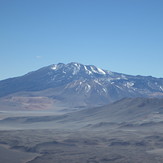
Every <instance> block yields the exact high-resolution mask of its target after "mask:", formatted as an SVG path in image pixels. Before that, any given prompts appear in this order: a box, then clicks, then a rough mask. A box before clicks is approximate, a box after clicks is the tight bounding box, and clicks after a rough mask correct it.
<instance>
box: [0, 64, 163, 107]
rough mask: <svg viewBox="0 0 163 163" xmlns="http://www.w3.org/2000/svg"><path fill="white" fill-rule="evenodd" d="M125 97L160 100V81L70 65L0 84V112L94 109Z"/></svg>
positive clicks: (52, 66) (48, 68) (162, 80)
mask: <svg viewBox="0 0 163 163" xmlns="http://www.w3.org/2000/svg"><path fill="white" fill-rule="evenodd" d="M126 97H147V98H153V97H155V98H162V97H163V78H155V77H151V76H139V75H138V76H132V75H125V74H121V73H116V72H111V71H108V70H103V69H100V68H97V67H96V66H93V65H83V64H79V63H75V62H72V63H68V64H63V63H59V64H54V65H50V66H47V67H43V68H41V69H39V70H36V71H33V72H30V73H28V74H26V75H24V76H20V77H15V78H10V79H6V80H2V81H0V110H12V109H13V110H15V109H16V110H37V109H38V110H44V109H57V108H58V107H63V108H67V107H69V108H85V107H95V106H102V105H106V104H109V103H111V102H114V101H117V100H119V99H122V98H126Z"/></svg>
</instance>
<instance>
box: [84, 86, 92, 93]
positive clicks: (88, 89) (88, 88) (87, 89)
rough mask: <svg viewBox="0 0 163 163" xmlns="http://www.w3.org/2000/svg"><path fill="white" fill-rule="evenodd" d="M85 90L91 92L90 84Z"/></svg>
mask: <svg viewBox="0 0 163 163" xmlns="http://www.w3.org/2000/svg"><path fill="white" fill-rule="evenodd" d="M85 90H86V92H89V91H90V90H91V86H90V85H89V84H87V85H86V86H85Z"/></svg>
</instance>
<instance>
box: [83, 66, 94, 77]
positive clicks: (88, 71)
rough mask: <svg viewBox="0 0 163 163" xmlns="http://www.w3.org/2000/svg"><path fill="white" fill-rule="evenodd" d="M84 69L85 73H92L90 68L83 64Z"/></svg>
mask: <svg viewBox="0 0 163 163" xmlns="http://www.w3.org/2000/svg"><path fill="white" fill-rule="evenodd" d="M84 69H85V70H86V73H87V74H89V75H90V74H92V72H91V71H90V70H88V69H87V67H86V66H84Z"/></svg>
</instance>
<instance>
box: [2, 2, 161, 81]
mask: <svg viewBox="0 0 163 163" xmlns="http://www.w3.org/2000/svg"><path fill="white" fill-rule="evenodd" d="M162 7H163V1H162V0H14V1H13V0H1V1H0V20H1V25H0V57H1V59H0V69H1V74H0V80H2V79H5V78H9V77H15V76H20V75H23V74H25V73H27V72H29V71H33V70H36V69H38V68H41V67H43V66H47V65H50V64H57V63H60V62H63V63H69V62H79V63H82V64H86V65H96V66H97V67H100V68H102V69H106V70H111V71H114V72H121V73H126V74H132V75H152V76H155V77H163V74H162V72H161V71H160V70H161V69H162V60H163V30H162V29H163V10H162Z"/></svg>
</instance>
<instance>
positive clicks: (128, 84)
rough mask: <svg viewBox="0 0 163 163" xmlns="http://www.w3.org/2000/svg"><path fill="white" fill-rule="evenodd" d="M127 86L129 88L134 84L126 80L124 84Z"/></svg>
mask: <svg viewBox="0 0 163 163" xmlns="http://www.w3.org/2000/svg"><path fill="white" fill-rule="evenodd" d="M124 85H125V86H126V87H127V88H131V87H132V86H134V83H133V82H127V83H126V84H124Z"/></svg>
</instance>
